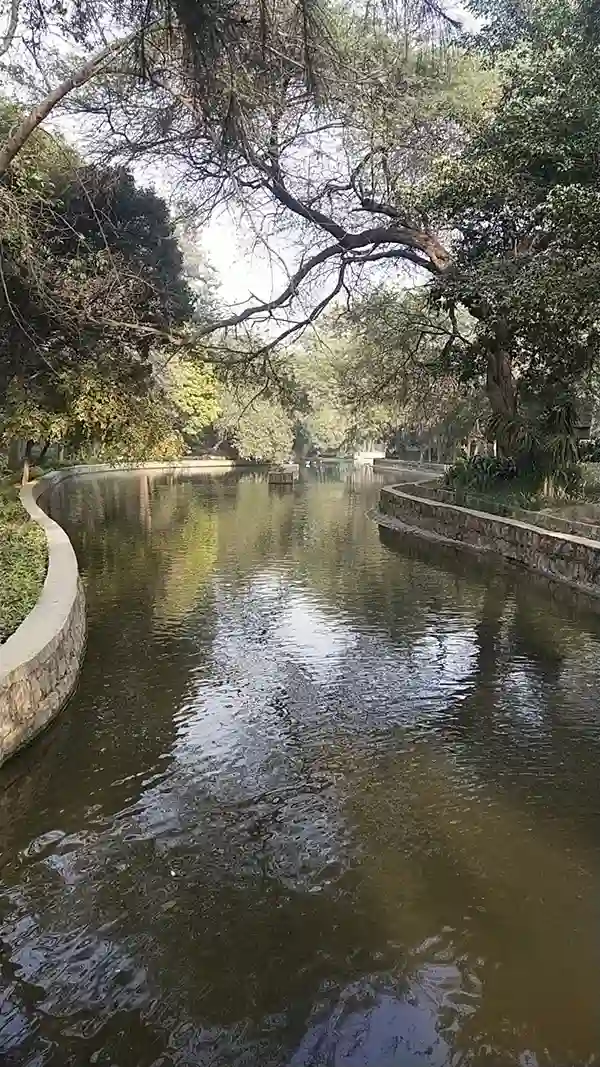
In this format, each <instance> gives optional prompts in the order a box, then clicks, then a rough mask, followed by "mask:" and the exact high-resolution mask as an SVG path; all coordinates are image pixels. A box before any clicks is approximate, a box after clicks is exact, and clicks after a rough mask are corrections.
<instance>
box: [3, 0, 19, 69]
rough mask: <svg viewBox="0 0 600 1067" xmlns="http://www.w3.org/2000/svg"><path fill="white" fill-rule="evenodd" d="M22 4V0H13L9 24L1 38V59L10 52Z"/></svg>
mask: <svg viewBox="0 0 600 1067" xmlns="http://www.w3.org/2000/svg"><path fill="white" fill-rule="evenodd" d="M20 6H21V0H11V5H10V14H9V17H8V26H7V27H6V31H5V33H4V36H3V37H2V39H1V40H0V59H1V58H2V56H5V55H6V53H7V52H8V50H9V48H10V46H11V44H12V43H13V41H14V39H15V33H16V32H17V26H18V24H19V8H20Z"/></svg>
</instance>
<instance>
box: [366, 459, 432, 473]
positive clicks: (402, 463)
mask: <svg viewBox="0 0 600 1067" xmlns="http://www.w3.org/2000/svg"><path fill="white" fill-rule="evenodd" d="M447 469H448V467H447V464H445V463H421V462H419V461H417V460H410V459H374V460H373V470H375V471H382V472H385V471H423V472H424V473H425V474H444V472H445V471H446V470H447Z"/></svg>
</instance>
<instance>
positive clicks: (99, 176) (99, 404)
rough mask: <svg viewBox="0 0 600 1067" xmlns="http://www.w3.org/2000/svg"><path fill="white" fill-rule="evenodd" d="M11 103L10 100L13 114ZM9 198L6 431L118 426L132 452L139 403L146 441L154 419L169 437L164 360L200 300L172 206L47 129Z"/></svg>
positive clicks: (85, 434)
mask: <svg viewBox="0 0 600 1067" xmlns="http://www.w3.org/2000/svg"><path fill="white" fill-rule="evenodd" d="M13 113H14V111H13V109H12V108H10V107H7V108H4V111H3V116H4V121H5V122H6V123H8V122H9V121H10V118H11V116H12V115H13ZM0 199H1V200H2V203H3V206H4V207H5V208H6V209H7V210H6V213H5V215H4V218H3V220H2V223H1V224H0V267H1V270H0V292H1V293H2V294H3V298H4V299H3V300H2V301H0V323H1V326H2V334H1V338H0V411H2V410H4V416H3V420H2V422H3V426H2V432H3V435H4V437H5V438H7V437H9V436H10V435H11V434H12V433H16V432H18V433H19V435H21V436H23V437H25V439H27V440H31V439H32V435H33V427H34V425H37V427H38V431H37V432H38V433H39V434H40V436H39V438H38V440H40V441H44V440H45V441H49V440H54V439H55V438H56V435H57V434H58V427H60V428H61V435H62V436H63V437H65V436H67V437H69V438H70V440H71V441H72V442H73V443H74V444H75V445H76V446H77V447H83V445H84V443H85V446H86V447H88V446H90V447H92V444H91V443H92V442H95V444H94V447H96V445H99V443H100V442H104V446H105V447H107V448H108V447H109V446H108V438H109V437H110V438H111V440H112V439H113V438H114V433H115V430H116V427H117V426H120V428H121V431H122V434H123V438H122V446H121V451H122V450H123V449H125V450H126V442H127V441H129V443H130V445H131V447H133V442H134V436H136V435H133V436H132V434H131V433H130V432H129V430H127V425H126V424H127V416H126V411H125V408H126V406H127V404H128V403H129V405H130V423H131V426H132V427H133V426H134V425H135V423H136V418H137V419H139V420H140V422H139V426H138V430H137V431H136V434H137V438H138V439H139V442H140V447H141V441H142V440H143V439H144V435H143V434H141V436H140V432H141V426H142V424H143V423H144V421H146V422H148V424H150V422H153V423H154V431H153V434H151V435H150V437H151V438H152V440H153V442H154V445H153V447H159V446H158V437H157V435H158V436H161V435H163V431H164V430H165V412H164V411H163V410H162V407H161V404H162V401H161V400H160V397H159V396H158V393H157V383H156V379H155V366H156V365H157V364H158V363H161V362H165V361H167V360H168V359H169V358H170V357H171V356H172V355H173V352H174V351H175V350H177V344H178V343H179V345H182V344H183V343H184V342H185V327H186V324H187V323H188V322H189V321H190V320H191V318H192V316H193V314H194V310H195V306H196V303H197V302H196V301H195V300H194V297H193V294H192V291H191V290H190V288H189V286H188V284H187V281H186V279H185V276H184V271H183V260H182V256H181V253H180V251H179V248H178V246H177V242H176V239H175V236H174V232H173V227H172V224H171V222H170V219H169V215H168V212H167V209H166V206H165V204H164V203H163V202H162V201H161V200H160V199H159V198H158V197H156V196H155V194H154V193H151V192H148V191H145V190H140V189H138V188H137V187H136V186H135V184H134V182H133V179H132V177H131V175H130V174H128V173H127V172H126V171H124V170H123V169H109V168H100V167H90V166H83V165H81V164H80V161H79V160H78V159H77V157H75V156H74V154H73V153H72V152H71V151H69V150H67V149H66V148H64V146H63V145H62V144H61V143H60V142H59V141H57V140H56V139H54V138H53V139H48V138H46V137H44V135H43V134H39V135H36V137H34V138H31V139H30V140H29V142H28V145H27V149H26V150H24V151H23V152H22V153H21V155H20V156H19V161H18V165H16V166H15V167H14V168H13V170H12V171H11V177H10V181H9V182H8V183H4V184H2V185H0ZM174 346H175V347H174ZM159 392H160V390H159ZM86 405H87V406H86ZM163 406H164V405H163ZM42 413H43V416H44V417H43V418H42V417H41V416H42ZM85 413H87V417H88V423H87V426H86V424H85ZM111 417H112V418H113V422H112V424H111V426H110V427H109V426H108V424H107V421H106V420H108V419H110V418H111ZM157 420H158V423H159V424H160V427H159V426H157ZM126 430H127V432H126ZM149 440H150V439H148V441H149ZM110 447H111V448H112V447H113V446H112V445H111V446H110ZM127 447H129V446H127ZM135 447H136V448H138V446H135ZM162 447H163V446H162V445H161V446H160V448H161V449H162ZM173 447H174V441H172V442H171V445H169V449H171V450H172V448H173ZM178 447H179V445H178ZM117 450H118V449H117Z"/></svg>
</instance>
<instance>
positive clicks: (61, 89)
mask: <svg viewBox="0 0 600 1067" xmlns="http://www.w3.org/2000/svg"><path fill="white" fill-rule="evenodd" d="M140 32H141V31H140V30H139V29H137V30H135V32H134V33H130V34H128V36H127V37H124V38H122V39H121V40H120V41H114V42H113V43H112V44H110V45H109V46H108V47H107V48H103V49H102V51H101V52H98V53H97V54H96V55H95V56H92V58H91V59H88V60H87V62H86V63H83V64H82V66H81V67H79V69H78V70H76V71H75V72H74V73H73V74H70V75H69V77H68V78H65V79H64V81H62V82H60V84H59V85H57V86H56V87H55V88H54V89H53V90H52V92H50V93H48V95H47V96H46V97H45V98H44V99H43V100H41V101H40V103H39V104H36V106H35V107H34V108H33V110H32V111H30V112H29V114H28V115H26V116H25V118H24V119H23V121H22V122H21V123H20V124H19V126H17V128H16V129H15V130H14V131H13V132H12V133H11V135H10V137H9V138H8V140H7V141H6V142H5V144H4V147H3V148H2V149H1V150H0V177H1V176H2V175H3V174H5V173H6V171H7V169H8V167H9V166H10V164H11V163H12V161H13V159H14V158H15V156H17V155H18V153H19V152H20V151H21V149H22V148H23V146H24V144H26V142H27V140H28V138H29V137H30V136H31V134H32V133H33V132H34V130H36V129H37V127H38V126H39V125H40V123H42V122H43V121H44V119H47V118H48V115H49V114H50V112H51V111H53V109H54V108H55V107H56V105H57V104H60V102H61V100H63V99H64V98H65V96H67V95H68V94H69V93H70V92H72V91H73V89H78V88H79V87H80V86H82V85H85V83H86V82H88V81H90V79H91V78H93V77H95V76H96V75H97V74H100V73H102V71H103V70H104V68H105V65H106V62H107V60H112V59H113V58H114V57H115V56H116V55H118V54H119V53H120V52H122V51H123V50H124V49H125V48H127V47H128V46H129V45H130V44H131V43H132V42H133V41H134V40H135V39H136V37H138V36H139V34H140Z"/></svg>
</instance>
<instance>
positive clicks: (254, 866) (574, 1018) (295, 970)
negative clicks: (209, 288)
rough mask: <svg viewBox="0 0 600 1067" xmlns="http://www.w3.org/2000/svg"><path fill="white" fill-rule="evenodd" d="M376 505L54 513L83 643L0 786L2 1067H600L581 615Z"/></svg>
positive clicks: (129, 501)
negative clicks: (65, 536)
mask: <svg viewBox="0 0 600 1067" xmlns="http://www.w3.org/2000/svg"><path fill="white" fill-rule="evenodd" d="M378 489H379V482H378V480H377V478H375V477H373V475H372V473H371V472H369V471H364V472H360V471H357V470H353V469H351V468H345V469H344V468H339V469H338V468H335V469H333V468H329V469H328V470H325V471H323V472H322V473H314V472H311V473H309V472H307V473H306V475H305V478H304V480H303V481H302V482H301V484H300V485H299V486H297V487H296V488H295V489H294V490H293V491H285V492H280V493H274V492H269V490H268V488H267V485H266V483H265V480H264V478H263V477H262V476H261V475H257V474H254V473H252V472H247V473H245V474H243V475H241V476H237V475H227V476H220V477H218V478H216V477H215V478H205V479H201V478H200V479H197V480H194V481H185V480H177V479H175V478H173V477H172V476H153V477H152V478H151V479H149V478H148V476H146V475H143V476H141V477H140V476H139V475H123V476H119V477H105V478H99V479H89V480H86V481H82V482H80V483H79V484H78V485H73V486H70V487H69V489H68V491H65V490H64V489H62V490H59V492H58V493H57V495H56V497H55V498H54V501H53V508H54V511H55V513H56V514H57V515H59V516H60V517H61V519H62V521H63V522H64V523H65V525H66V526H67V528H68V529H69V532H70V533H71V535H72V538H73V541H74V543H75V545H76V548H77V551H78V555H79V559H80V561H81V565H82V569H83V572H84V576H85V581H86V589H87V597H88V608H89V623H90V632H89V647H88V654H87V658H86V662H85V666H84V670H83V675H82V678H81V684H80V687H79V690H78V692H77V694H76V696H75V698H74V699H73V700H72V702H71V704H70V705H69V707H68V709H66V710H65V712H64V713H63V714H62V716H61V717H60V719H59V720H58V722H57V723H56V724H55V725H54V726H53V728H52V729H51V730H49V731H48V732H47V733H46V734H45V735H44V736H43V737H41V738H39V739H38V740H37V741H36V742H35V744H33V745H32V746H31V747H30V748H29V749H28V750H27V751H26V752H25V753H23V754H22V755H21V756H19V757H18V758H16V759H15V760H13V761H12V762H10V763H9V764H7V765H6V766H5V767H4V768H3V769H2V771H0V839H1V855H0V1063H1V1064H2V1067H4V1065H6V1067H83V1065H87V1064H94V1065H99V1067H209V1065H210V1067H228V1065H235V1067H423V1065H427V1067H467V1065H468V1067H479V1065H488V1064H489V1065H492V1067H503V1065H518V1067H571V1065H572V1067H580V1065H583V1064H586V1065H592V1064H595V1063H600V1012H599V1011H598V1000H599V996H600V933H599V931H600V774H599V773H598V768H599V766H600V708H599V700H598V671H597V662H598V635H599V633H600V623H599V622H597V621H596V620H595V619H594V618H593V617H592V616H590V615H589V614H586V613H585V611H583V610H582V609H581V607H579V608H578V607H577V606H576V605H574V604H573V603H572V601H571V600H570V599H569V596H568V595H567V594H566V593H561V591H560V590H558V589H554V590H552V588H551V587H549V586H548V585H547V584H546V583H543V582H540V581H538V580H534V579H533V578H532V577H527V576H526V575H525V574H523V573H522V572H517V571H510V570H502V569H500V568H498V567H496V566H495V565H494V564H492V563H491V562H489V561H482V560H479V559H477V557H475V556H472V555H457V554H456V553H454V552H453V551H451V550H449V549H442V548H439V547H434V546H431V545H428V544H425V543H419V542H415V541H414V540H413V541H403V542H402V543H400V544H397V543H396V545H392V544H391V543H390V538H389V535H382V538H381V540H380V537H379V535H378V531H377V527H376V526H374V525H373V524H372V522H371V521H370V520H369V519H368V518H367V511H368V510H369V509H370V508H372V507H373V505H374V504H375V502H376V499H377V494H378Z"/></svg>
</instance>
